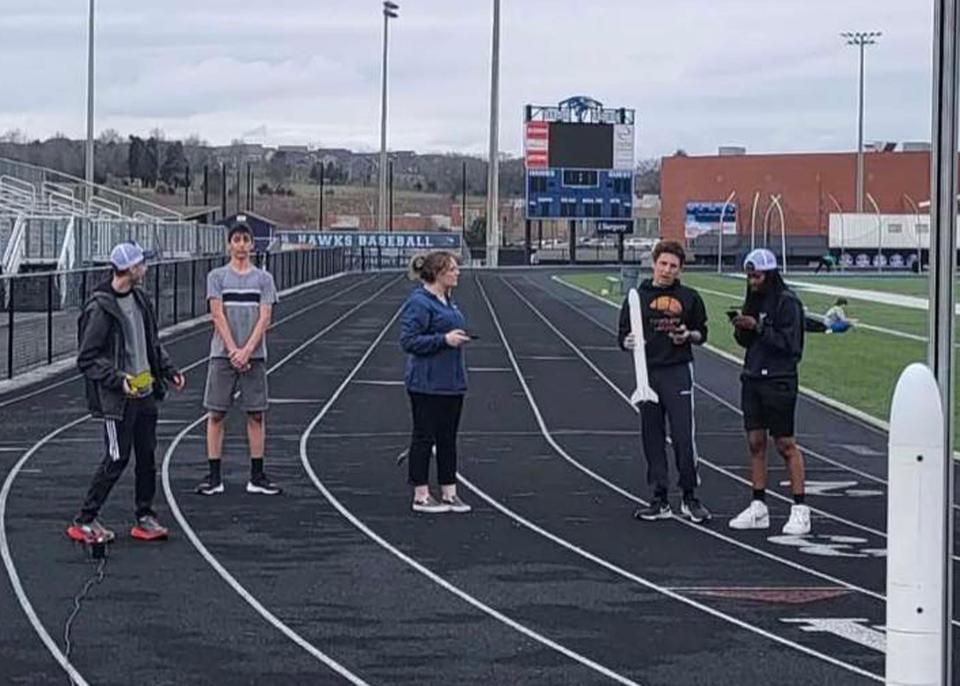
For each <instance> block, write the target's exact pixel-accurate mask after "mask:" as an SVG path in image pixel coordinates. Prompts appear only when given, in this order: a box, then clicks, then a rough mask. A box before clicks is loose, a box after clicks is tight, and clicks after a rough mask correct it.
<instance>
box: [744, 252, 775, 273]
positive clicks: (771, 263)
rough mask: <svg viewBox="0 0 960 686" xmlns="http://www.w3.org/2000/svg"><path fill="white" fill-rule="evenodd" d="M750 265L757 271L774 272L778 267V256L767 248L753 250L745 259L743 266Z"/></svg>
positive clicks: (745, 267)
mask: <svg viewBox="0 0 960 686" xmlns="http://www.w3.org/2000/svg"><path fill="white" fill-rule="evenodd" d="M748 267H749V268H752V269H753V270H754V271H757V272H772V271H773V270H774V269H776V268H777V256H776V255H774V254H773V253H772V252H771V251H769V250H767V249H766V248H757V249H756V250H751V251H750V254H749V255H747V258H746V259H745V260H744V261H743V268H744V269H747V268H748Z"/></svg>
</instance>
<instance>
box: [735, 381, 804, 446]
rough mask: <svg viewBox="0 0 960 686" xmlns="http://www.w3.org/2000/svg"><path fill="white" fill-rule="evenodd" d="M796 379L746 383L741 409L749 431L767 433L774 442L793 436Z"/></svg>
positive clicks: (744, 382)
mask: <svg viewBox="0 0 960 686" xmlns="http://www.w3.org/2000/svg"><path fill="white" fill-rule="evenodd" d="M797 386H798V384H797V378H796V377H782V378H776V379H743V380H742V382H741V388H740V407H741V409H742V410H743V427H744V428H745V429H746V430H747V431H760V430H762V429H766V430H767V431H769V432H770V434H771V435H772V436H773V437H774V438H785V437H787V436H793V431H794V428H793V425H794V416H795V415H796V411H797Z"/></svg>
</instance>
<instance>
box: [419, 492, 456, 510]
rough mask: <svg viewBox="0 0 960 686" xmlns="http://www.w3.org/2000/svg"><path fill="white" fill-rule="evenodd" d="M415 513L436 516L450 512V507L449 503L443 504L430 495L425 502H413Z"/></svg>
mask: <svg viewBox="0 0 960 686" xmlns="http://www.w3.org/2000/svg"><path fill="white" fill-rule="evenodd" d="M413 511H414V512H427V513H429V514H434V513H437V512H449V511H450V505H448V504H447V503H441V502H440V501H438V500H437V499H436V498H434V497H433V496H432V495H428V496H427V497H426V498H424V499H423V500H417V499H416V498H414V500H413Z"/></svg>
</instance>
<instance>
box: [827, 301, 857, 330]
mask: <svg viewBox="0 0 960 686" xmlns="http://www.w3.org/2000/svg"><path fill="white" fill-rule="evenodd" d="M846 306H847V300H846V298H837V302H835V303H834V304H833V307H831V308H830V309H829V310H827V312H826V314H824V315H823V323H824V326H826V329H827V330H826V331H825V332H824V333H843V332H845V331H847V330H849V329H850V328H851V327H852V326H853V323H854V321H853V320H852V319H850V318H849V317H848V316H847V311H846V310H845V309H844V308H845V307H846Z"/></svg>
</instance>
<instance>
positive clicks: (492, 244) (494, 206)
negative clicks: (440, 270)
mask: <svg viewBox="0 0 960 686" xmlns="http://www.w3.org/2000/svg"><path fill="white" fill-rule="evenodd" d="M499 118H500V0H493V49H492V52H491V56H490V164H489V167H488V169H487V266H488V267H496V266H498V265H499V263H500V202H499V201H500V140H499V139H500V134H499V131H500V128H499V127H500V124H499Z"/></svg>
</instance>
